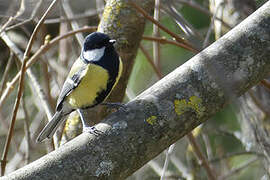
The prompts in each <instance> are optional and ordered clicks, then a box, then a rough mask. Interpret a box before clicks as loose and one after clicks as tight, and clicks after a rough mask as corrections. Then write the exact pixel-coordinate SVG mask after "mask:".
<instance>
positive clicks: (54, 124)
mask: <svg viewBox="0 0 270 180" xmlns="http://www.w3.org/2000/svg"><path fill="white" fill-rule="evenodd" d="M64 119H65V118H63V113H62V112H61V111H56V113H55V114H54V115H53V117H52V119H51V120H50V121H49V122H48V124H47V125H46V126H45V127H44V128H43V129H42V131H41V132H40V134H39V135H38V137H37V140H36V141H37V142H42V141H43V140H44V139H46V138H48V139H50V138H51V137H52V136H53V134H54V133H55V131H56V130H57V128H58V126H59V125H60V124H61V122H62V121H63V120H64Z"/></svg>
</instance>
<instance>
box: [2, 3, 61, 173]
mask: <svg viewBox="0 0 270 180" xmlns="http://www.w3.org/2000/svg"><path fill="white" fill-rule="evenodd" d="M57 1H58V0H54V1H53V2H52V3H51V4H50V6H49V7H48V9H47V10H46V12H45V13H44V15H43V16H42V17H41V19H40V20H39V22H38V24H37V25H36V27H35V29H34V31H33V33H32V35H31V37H30V40H29V42H28V44H27V47H26V50H25V53H24V57H23V63H22V66H21V70H20V72H21V73H20V74H21V76H20V82H19V89H18V93H17V98H16V101H15V105H14V109H13V113H12V118H11V122H10V127H9V131H8V136H7V139H6V143H5V147H4V151H3V156H2V160H1V175H4V174H5V167H6V162H7V160H6V159H7V155H8V151H9V145H10V142H11V138H12V135H13V130H14V125H15V121H16V116H17V112H18V108H19V104H20V99H21V96H22V93H23V86H24V75H25V71H26V62H27V60H28V59H29V54H30V51H31V48H32V45H33V42H34V38H35V37H36V35H37V32H38V30H39V29H40V26H41V24H42V23H43V21H44V19H45V18H46V16H47V14H48V13H49V12H50V10H51V9H52V8H53V6H54V5H55V4H56V3H57Z"/></svg>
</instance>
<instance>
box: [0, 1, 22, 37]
mask: <svg viewBox="0 0 270 180" xmlns="http://www.w3.org/2000/svg"><path fill="white" fill-rule="evenodd" d="M24 11H25V1H24V0H21V5H20V9H19V10H18V11H17V13H16V15H15V16H14V17H13V16H11V17H10V18H9V19H8V20H7V22H6V23H5V24H4V25H3V26H2V28H1V29H0V34H1V33H2V32H3V31H5V29H6V27H7V26H8V25H9V24H10V23H11V22H12V21H13V20H15V19H16V18H17V17H19V16H20V15H22V14H23V12H24Z"/></svg>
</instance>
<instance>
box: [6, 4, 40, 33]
mask: <svg viewBox="0 0 270 180" xmlns="http://www.w3.org/2000/svg"><path fill="white" fill-rule="evenodd" d="M42 2H43V0H39V2H38V3H37V4H36V6H35V8H34V9H33V11H32V14H31V17H30V18H29V19H26V20H24V21H22V22H19V23H17V24H15V25H12V26H9V27H7V28H6V31H9V30H11V29H14V28H17V27H20V26H22V25H24V24H27V23H29V22H31V21H33V20H34V19H35V17H36V15H37V12H39V9H40V7H41V4H42Z"/></svg>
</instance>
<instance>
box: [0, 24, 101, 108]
mask: <svg viewBox="0 0 270 180" xmlns="http://www.w3.org/2000/svg"><path fill="white" fill-rule="evenodd" d="M96 29H97V27H96V26H87V27H83V28H80V29H77V30H75V31H70V32H68V33H66V34H63V35H62V36H57V37H55V38H54V39H52V40H51V41H50V42H49V43H47V44H44V45H42V46H41V47H40V48H39V49H38V50H37V51H36V53H35V54H34V55H33V56H32V57H31V58H30V59H29V61H28V62H27V64H26V69H27V68H29V67H30V66H31V65H32V64H34V63H35V62H36V61H37V60H38V58H39V57H40V56H41V55H42V54H44V53H45V52H46V51H48V50H49V49H50V48H51V47H52V46H53V45H55V44H57V43H58V42H59V41H60V40H61V39H64V38H67V37H69V36H72V35H74V34H76V33H79V32H89V31H90V32H91V31H94V30H96ZM20 76H21V73H20V72H19V73H17V74H16V76H15V77H14V78H13V79H12V81H11V82H9V83H8V84H7V87H6V89H5V91H4V92H3V94H2V96H1V98H0V107H2V105H3V104H4V101H5V100H6V98H7V97H8V95H9V94H10V93H11V92H12V90H14V86H15V85H16V83H17V82H18V80H19V78H20Z"/></svg>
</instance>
